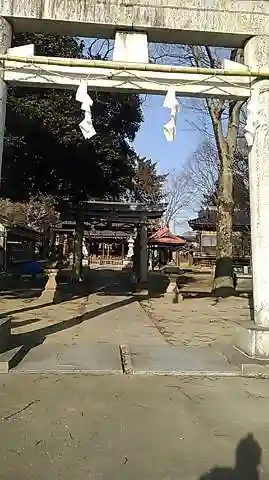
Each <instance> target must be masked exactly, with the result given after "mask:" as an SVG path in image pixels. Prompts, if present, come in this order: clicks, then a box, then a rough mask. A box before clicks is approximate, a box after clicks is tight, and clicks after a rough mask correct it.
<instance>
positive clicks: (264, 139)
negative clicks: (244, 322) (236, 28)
mask: <svg viewBox="0 0 269 480" xmlns="http://www.w3.org/2000/svg"><path fill="white" fill-rule="evenodd" d="M244 58H245V64H246V65H248V66H249V67H250V68H251V69H255V70H258V69H259V68H267V69H269V37H268V36H264V37H253V38H251V39H250V40H248V41H247V43H246V45H245V50H244ZM257 91H258V92H259V96H258V103H257V112H254V118H255V121H256V131H255V134H254V139H253V145H252V146H250V148H249V185H250V186H249V190H250V209H251V250H252V273H253V306H254V321H255V325H254V326H250V327H249V328H248V329H244V330H243V329H241V331H240V336H239V337H238V347H239V348H240V349H241V350H242V351H244V352H245V353H247V354H248V355H249V356H251V357H261V358H268V357H269V80H262V79H261V80H259V79H258V80H257V81H254V82H253V84H252V88H251V96H252V98H255V93H257ZM256 113H257V114H258V117H257V116H256Z"/></svg>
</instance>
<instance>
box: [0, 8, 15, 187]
mask: <svg viewBox="0 0 269 480" xmlns="http://www.w3.org/2000/svg"><path fill="white" fill-rule="evenodd" d="M11 41H12V27H11V25H10V24H9V23H8V22H7V21H6V20H5V19H4V18H2V17H0V54H4V53H7V50H8V49H9V48H10V46H11ZM3 75H4V71H3V70H2V69H0V182H1V176H2V175H1V172H2V157H3V146H4V134H5V123H6V103H7V84H6V83H5V82H4V80H3Z"/></svg>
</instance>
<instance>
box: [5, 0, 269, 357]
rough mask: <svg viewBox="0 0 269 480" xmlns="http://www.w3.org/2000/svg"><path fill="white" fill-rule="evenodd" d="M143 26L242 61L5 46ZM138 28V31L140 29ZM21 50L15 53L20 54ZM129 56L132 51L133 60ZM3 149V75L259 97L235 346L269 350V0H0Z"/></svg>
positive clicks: (153, 37) (45, 82)
mask: <svg viewBox="0 0 269 480" xmlns="http://www.w3.org/2000/svg"><path fill="white" fill-rule="evenodd" d="M122 30H124V31H126V32H145V34H146V35H147V38H148V40H149V41H155V42H169V43H181V44H198V45H199V44H200V45H216V46H226V47H243V48H244V58H245V64H246V67H245V68H244V67H243V68H242V67H241V68H239V66H236V65H232V64H230V69H229V70H227V67H226V68H225V69H223V70H210V69H190V68H189V69H187V68H185V69H184V68H182V67H167V66H166V67H165V66H160V65H159V66H157V65H150V64H137V63H129V64H128V62H127V63H126V59H124V62H94V61H85V60H70V59H47V58H42V57H34V56H33V52H31V51H30V52H29V51H28V50H27V52H26V54H25V58H22V57H21V54H20V52H19V51H18V50H15V51H12V50H11V51H10V50H9V48H10V46H11V38H12V32H13V31H14V32H41V31H42V32H55V33H61V34H70V35H76V36H89V37H90V36H91V37H100V38H112V37H114V35H115V32H116V31H122ZM142 36H143V35H142ZM18 56H19V58H18ZM132 61H133V60H132ZM0 74H1V78H0V99H1V102H0V156H2V147H3V138H4V125H5V106H6V94H7V93H6V92H7V87H6V83H11V84H24V85H40V86H42V87H44V86H47V87H49V86H51V87H56V86H58V87H64V88H75V86H77V85H78V84H79V83H80V80H81V79H82V78H84V79H87V83H88V86H89V88H94V89H96V88H100V89H101V88H102V89H108V90H110V89H117V90H120V91H122V90H126V89H127V90H134V91H139V92H142V91H144V92H145V91H147V92H151V93H162V92H164V91H166V90H167V86H168V85H170V84H173V85H174V87H175V90H176V92H177V94H179V95H182V96H190V95H191V96H208V95H211V96H217V97H220V96H222V97H225V98H248V97H249V96H251V97H252V96H253V98H256V107H257V116H255V119H254V120H255V122H254V123H255V135H254V138H253V145H252V146H251V148H250V153H249V171H250V203H251V238H252V263H253V294H254V316H255V327H254V328H253V327H252V328H249V329H244V330H242V332H241V335H240V338H239V341H238V346H239V347H240V348H241V349H242V350H243V351H245V352H246V353H247V354H248V355H250V356H253V357H255V356H258V357H269V141H268V138H269V137H268V133H269V2H268V1H266V0H257V1H254V0H249V1H247V0H238V1H237V2H235V1H234V0H181V1H180V2H178V1H176V0H154V1H153V0H136V2H133V1H132V0H120V1H119V0H0Z"/></svg>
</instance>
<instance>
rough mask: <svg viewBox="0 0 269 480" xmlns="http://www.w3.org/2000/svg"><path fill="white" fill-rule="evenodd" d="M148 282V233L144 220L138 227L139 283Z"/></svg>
mask: <svg viewBox="0 0 269 480" xmlns="http://www.w3.org/2000/svg"><path fill="white" fill-rule="evenodd" d="M147 281H148V231H147V225H146V221H145V219H143V222H142V223H141V227H140V282H141V283H147Z"/></svg>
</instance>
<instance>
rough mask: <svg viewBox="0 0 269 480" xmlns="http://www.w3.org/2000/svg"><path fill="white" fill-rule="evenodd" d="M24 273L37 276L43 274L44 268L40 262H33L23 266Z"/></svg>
mask: <svg viewBox="0 0 269 480" xmlns="http://www.w3.org/2000/svg"><path fill="white" fill-rule="evenodd" d="M22 272H23V273H24V275H37V274H38V273H42V272H43V266H42V265H41V264H40V263H39V262H36V261H34V260H32V261H29V262H25V263H24V264H23V266H22Z"/></svg>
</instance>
